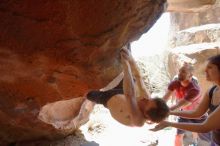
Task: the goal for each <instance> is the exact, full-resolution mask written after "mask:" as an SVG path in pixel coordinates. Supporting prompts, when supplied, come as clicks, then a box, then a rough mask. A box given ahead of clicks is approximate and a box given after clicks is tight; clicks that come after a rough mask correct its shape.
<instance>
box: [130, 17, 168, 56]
mask: <svg viewBox="0 0 220 146" xmlns="http://www.w3.org/2000/svg"><path fill="white" fill-rule="evenodd" d="M169 27H170V15H169V13H164V14H162V15H161V17H160V18H159V19H158V20H157V22H156V23H155V24H154V25H153V26H152V27H151V29H150V30H149V31H148V32H147V33H145V34H143V35H142V36H141V37H140V38H139V40H137V41H134V42H132V43H131V50H132V55H133V56H134V57H135V58H139V57H144V56H152V55H156V54H160V53H161V52H163V51H164V49H165V48H166V45H167V39H168V32H169Z"/></svg>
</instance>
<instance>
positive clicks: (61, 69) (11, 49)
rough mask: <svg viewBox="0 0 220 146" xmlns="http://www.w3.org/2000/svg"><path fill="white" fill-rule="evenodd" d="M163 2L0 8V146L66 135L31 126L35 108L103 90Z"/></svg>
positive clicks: (31, 2) (5, 4) (28, 0)
mask: <svg viewBox="0 0 220 146" xmlns="http://www.w3.org/2000/svg"><path fill="white" fill-rule="evenodd" d="M164 2H165V1H164V0H149V1H146V0H116V1H112V0H105V1H99V0H83V1H81V0H65V1H63V0H56V1H54V0H39V1H35V0H21V1H17V0H10V1H8V0H2V1H1V3H0V19H1V21H0V32H1V34H0V129H1V130H0V141H1V142H4V141H5V142H13V141H18V140H26V139H35V138H55V137H57V136H62V135H66V134H68V133H66V132H63V131H59V130H56V129H54V128H53V127H52V126H51V125H47V124H45V123H43V122H42V121H40V120H38V119H37V116H38V113H39V110H40V108H41V107H42V106H44V105H45V104H47V103H51V102H55V101H58V100H63V99H70V98H75V97H78V96H82V95H83V94H85V93H86V92H87V91H88V90H91V89H99V88H101V87H102V86H104V85H105V84H107V83H108V82H109V81H110V80H111V79H112V78H113V77H115V76H116V75H117V74H118V73H119V72H120V70H121V69H120V63H119V55H118V54H119V49H120V48H121V47H122V46H123V45H124V44H126V43H127V42H129V41H131V40H133V39H137V38H138V37H140V35H141V34H142V33H144V32H146V31H147V30H148V29H149V28H150V27H151V26H152V25H153V24H154V22H155V21H156V20H157V18H158V17H159V16H160V15H161V13H162V12H163V11H164ZM79 104H80V103H79ZM74 110H76V111H78V110H79V107H76V108H75V109H74Z"/></svg>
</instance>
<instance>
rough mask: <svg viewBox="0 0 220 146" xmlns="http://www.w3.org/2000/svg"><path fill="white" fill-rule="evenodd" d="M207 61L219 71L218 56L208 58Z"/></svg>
mask: <svg viewBox="0 0 220 146" xmlns="http://www.w3.org/2000/svg"><path fill="white" fill-rule="evenodd" d="M208 61H209V62H210V63H212V64H215V65H216V66H217V67H218V70H219V71H220V54H218V55H216V56H212V57H210V58H208Z"/></svg>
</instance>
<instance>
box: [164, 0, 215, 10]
mask: <svg viewBox="0 0 220 146" xmlns="http://www.w3.org/2000/svg"><path fill="white" fill-rule="evenodd" d="M167 1H168V4H169V5H168V11H171V12H172V11H175V12H199V11H202V10H204V9H207V8H210V6H211V5H213V4H214V3H215V1H216V0H193V1H192V0H167Z"/></svg>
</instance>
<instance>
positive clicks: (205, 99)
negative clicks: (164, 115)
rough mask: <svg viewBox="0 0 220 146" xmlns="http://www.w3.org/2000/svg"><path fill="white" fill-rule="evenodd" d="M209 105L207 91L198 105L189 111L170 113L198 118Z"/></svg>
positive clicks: (171, 113)
mask: <svg viewBox="0 0 220 146" xmlns="http://www.w3.org/2000/svg"><path fill="white" fill-rule="evenodd" d="M208 107H209V96H208V92H207V93H205V95H204V96H203V98H202V100H201V102H200V103H199V105H198V106H197V107H196V108H195V110H190V111H171V112H170V115H175V116H180V117H184V118H199V117H201V116H202V115H204V114H205V113H206V112H207V110H208Z"/></svg>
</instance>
